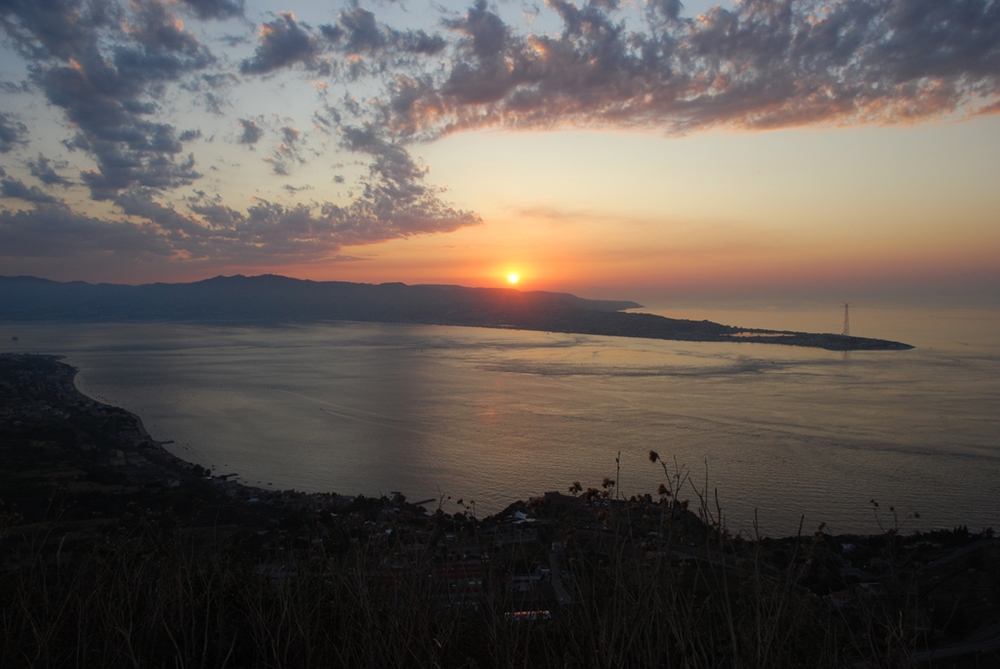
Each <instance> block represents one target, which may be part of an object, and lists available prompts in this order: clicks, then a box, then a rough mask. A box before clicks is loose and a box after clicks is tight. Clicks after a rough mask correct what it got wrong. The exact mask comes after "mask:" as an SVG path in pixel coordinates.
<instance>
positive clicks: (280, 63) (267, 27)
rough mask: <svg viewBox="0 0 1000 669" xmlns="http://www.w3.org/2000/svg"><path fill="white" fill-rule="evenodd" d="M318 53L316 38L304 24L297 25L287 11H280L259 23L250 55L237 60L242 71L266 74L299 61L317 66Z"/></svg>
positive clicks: (313, 66)
mask: <svg viewBox="0 0 1000 669" xmlns="http://www.w3.org/2000/svg"><path fill="white" fill-rule="evenodd" d="M321 52H322V44H321V42H320V40H319V39H318V38H317V37H316V36H315V35H313V34H312V32H311V29H310V27H309V26H307V25H300V24H299V23H298V21H296V20H295V15H294V14H292V13H291V12H281V13H280V14H279V15H278V17H277V18H276V19H274V20H273V21H271V22H270V23H265V24H264V25H263V26H261V29H260V34H259V42H258V44H257V49H256V50H255V51H254V54H253V57H252V58H248V59H246V60H244V61H242V62H241V63H240V72H242V73H243V74H267V73H268V72H272V71H274V70H277V69H279V68H283V67H289V66H291V65H295V64H297V63H302V64H303V65H305V66H306V67H307V68H309V69H315V68H316V67H317V64H316V58H317V57H318V56H319V55H320V53H321Z"/></svg>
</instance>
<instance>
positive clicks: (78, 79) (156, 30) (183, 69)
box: [0, 0, 213, 199]
mask: <svg viewBox="0 0 1000 669" xmlns="http://www.w3.org/2000/svg"><path fill="white" fill-rule="evenodd" d="M0 16H2V26H3V28H4V30H5V32H6V33H7V35H8V37H10V38H11V40H12V42H13V43H14V44H15V45H16V46H17V47H18V48H20V49H21V50H22V52H24V53H25V54H26V55H30V57H31V58H32V59H33V60H34V61H35V62H36V65H35V66H34V67H33V71H32V78H33V80H34V83H35V84H36V85H37V86H38V87H39V88H40V89H41V90H42V91H43V92H44V93H45V95H46V97H47V99H48V101H49V103H50V104H52V105H54V106H55V107H57V108H60V109H62V110H63V111H64V113H65V115H66V118H67V120H69V121H70V123H71V124H72V125H73V126H74V127H75V128H76V129H77V132H76V135H75V136H74V137H73V138H72V139H71V140H69V141H67V142H66V145H67V146H68V147H69V148H71V149H81V150H84V151H86V152H88V153H89V154H90V155H92V156H93V157H94V158H95V160H96V161H97V164H98V168H97V169H96V170H89V171H87V172H85V173H84V174H82V175H81V178H82V180H83V182H84V183H86V184H87V185H88V186H89V187H90V189H91V196H92V197H93V198H95V199H111V198H113V197H114V196H115V194H116V193H118V192H119V191H120V190H122V189H124V188H128V187H130V186H132V185H135V184H138V185H142V186H146V187H154V188H173V187H176V186H179V185H184V184H188V183H191V181H193V180H194V179H196V178H197V177H198V176H199V175H198V173H197V172H195V170H194V159H193V158H192V157H191V156H190V155H189V156H187V157H179V156H180V154H181V153H182V146H181V144H182V143H181V141H180V140H179V139H178V138H177V135H176V132H175V129H174V127H173V126H172V125H170V124H168V123H163V122H158V121H155V120H152V119H151V117H152V116H154V115H155V114H156V112H157V111H158V109H159V106H158V104H157V100H156V99H157V98H158V97H159V96H161V95H162V86H163V85H164V84H165V83H168V82H172V81H176V80H177V79H178V78H180V77H181V76H183V75H184V74H186V73H189V72H192V71H197V70H199V69H203V68H205V67H207V66H208V65H209V64H210V63H212V62H213V59H212V57H211V55H210V54H209V52H208V51H207V50H206V49H204V48H203V47H202V46H201V45H200V44H199V43H198V41H197V39H196V38H195V37H194V36H193V34H191V33H190V32H187V31H185V30H184V29H183V26H182V24H181V23H180V22H179V21H177V20H176V19H175V18H174V16H173V15H172V14H171V13H170V12H169V11H168V10H167V8H166V6H165V5H163V4H162V3H159V2H155V1H152V0H148V1H146V2H132V3H129V4H128V5H127V6H125V5H117V4H114V3H110V2H102V3H82V2H81V3H78V2H72V1H67V2H60V3H37V2H29V1H28V0H20V1H16V2H10V3H5V4H4V6H3V8H2V9H0Z"/></svg>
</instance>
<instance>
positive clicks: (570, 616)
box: [0, 357, 1000, 668]
mask: <svg viewBox="0 0 1000 669" xmlns="http://www.w3.org/2000/svg"><path fill="white" fill-rule="evenodd" d="M60 365H61V363H58V362H57V361H55V360H53V359H38V358H31V359H28V358H20V359H16V360H13V361H12V359H11V358H10V357H5V358H0V388H2V389H3V391H4V392H5V393H6V395H5V396H4V397H3V400H4V404H3V406H4V407H6V409H5V411H7V413H6V414H5V415H4V416H2V417H0V418H2V420H0V471H2V472H3V476H4V479H3V482H2V483H3V485H2V487H0V490H2V491H3V492H2V496H3V497H4V498H5V503H4V505H3V506H2V507H0V666H3V667H88V666H94V667H389V666H391V667H400V666H407V667H408V666H420V667H425V666H426V667H434V666H438V667H550V666H551V667H580V668H584V667H588V668H589V667H594V668H604V667H734V668H735V667H845V666H870V667H903V666H913V665H917V666H941V667H952V666H955V667H976V666H981V667H987V666H997V662H998V660H1000V654H998V653H997V650H996V648H997V646H998V645H1000V644H997V643H996V638H995V637H996V632H995V628H996V627H997V625H996V621H997V620H998V614H1000V610H998V607H997V604H996V602H1000V551H998V547H997V542H996V541H995V540H994V539H993V537H992V532H987V531H984V532H982V533H970V532H969V531H968V530H967V529H965V528H958V529H955V530H948V531H941V532H936V533H931V534H914V535H910V536H904V535H903V534H902V533H901V532H900V528H901V527H905V519H903V520H900V519H898V518H896V516H895V512H894V511H893V510H892V509H891V508H890V510H889V511H888V517H889V518H890V519H891V522H890V523H889V524H888V525H887V526H885V527H884V528H883V530H882V531H881V532H880V533H879V534H877V535H874V536H871V537H832V536H830V535H829V534H827V533H825V532H824V531H823V528H822V527H820V528H818V529H817V530H816V531H815V532H805V533H803V532H800V533H799V535H798V536H796V537H791V538H787V539H780V540H774V539H768V538H763V537H758V536H754V537H739V536H732V535H731V534H730V533H729V532H727V531H726V528H725V527H724V525H723V524H722V523H721V522H720V521H719V518H721V513H720V511H719V509H718V507H717V505H716V504H715V503H714V499H715V497H714V495H712V494H710V492H711V491H709V490H706V489H703V488H701V489H700V488H696V487H694V486H693V485H692V484H691V480H690V479H689V477H688V475H687V471H686V469H685V468H684V467H683V466H680V465H678V464H677V463H665V462H663V460H662V459H661V458H660V456H659V455H658V454H656V453H652V452H651V453H650V460H651V465H650V466H658V467H662V468H663V484H662V485H661V487H660V489H659V491H657V494H656V495H647V496H644V497H633V498H630V499H624V498H622V497H621V496H620V495H618V494H617V492H616V486H615V481H614V480H613V479H611V478H608V479H605V480H604V481H603V482H602V483H601V484H600V485H599V486H595V487H593V488H584V486H583V485H581V484H579V483H574V484H573V485H571V486H570V488H569V490H568V491H567V493H566V494H563V493H547V494H546V495H544V496H541V497H538V498H533V499H531V500H529V501H528V502H518V503H516V504H513V505H511V507H509V508H508V509H506V510H505V511H504V512H502V513H500V514H497V515H495V516H492V517H489V518H485V519H479V518H477V517H476V513H475V504H474V503H473V502H468V503H466V502H465V501H464V500H457V501H456V504H457V505H458V507H459V508H460V509H462V510H461V511H460V512H459V513H455V514H446V513H443V512H442V511H441V509H440V508H438V509H437V510H436V511H434V512H433V513H426V512H424V510H423V508H421V507H416V506H414V505H412V504H408V503H407V502H406V501H405V499H403V498H402V496H399V495H396V496H394V497H392V498H382V499H366V498H362V497H357V498H351V497H341V496H336V495H302V494H292V493H288V492H275V493H271V495H270V497H268V496H267V491H261V490H254V489H247V488H243V487H240V486H235V485H234V484H232V483H231V482H228V481H222V480H219V479H211V480H210V479H208V478H206V473H205V472H204V470H200V468H197V469H196V468H194V467H191V466H189V465H185V464H184V463H181V462H179V461H175V460H172V459H171V458H170V456H169V455H168V454H166V453H165V451H163V450H162V449H160V448H159V447H158V446H157V445H156V444H154V443H145V444H136V442H134V441H132V439H133V436H132V435H133V433H132V432H131V431H130V429H129V426H128V424H127V421H126V420H125V418H124V417H122V416H121V415H119V414H115V413H114V412H112V413H111V414H108V416H110V417H107V416H106V417H105V418H99V417H100V416H104V415H105V413H106V412H107V411H108V408H106V407H99V406H91V407H89V408H88V406H87V403H86V402H83V400H85V399H86V398H83V399H77V400H73V399H72V396H69V395H60V393H66V392H69V391H68V390H67V389H66V386H65V385H60V384H59V381H60V379H62V380H63V381H65V377H64V376H62V377H61V376H60V374H67V373H68V374H70V378H71V372H66V370H64V369H62V367H65V366H64V365H63V366H60ZM42 379H47V380H48V381H47V382H44V383H43V382H42ZM60 388H61V390H60ZM60 396H61V397H62V399H61V400H59V401H61V402H63V404H62V405H60V406H56V400H57V399H58V397H60ZM73 401H77V402H83V403H82V404H80V405H78V406H77V407H76V408H74V407H73ZM11 407H13V408H14V409H16V412H15V411H14V410H13V409H11ZM8 409H11V410H8ZM15 416H17V417H16V418H15ZM101 420H103V421H105V422H104V423H101V422H100V421H101ZM88 421H90V422H88ZM123 421H124V422H123ZM101 425H104V427H105V428H108V427H109V426H114V428H115V429H114V430H110V431H109V430H107V429H104V431H103V432H102V431H101V430H102V429H103V428H101ZM140 427H141V426H140ZM102 435H103V436H102ZM99 438H103V439H105V440H106V442H107V443H105V444H104V445H101V446H93V447H90V448H84V446H91V445H92V444H93V442H94V441H95V440H99ZM116 440H117V441H118V443H117V444H116V443H115V442H116ZM122 440H125V442H130V443H133V448H134V450H140V451H142V452H143V453H144V456H143V459H141V460H140V459H139V458H138V457H137V456H133V455H130V453H126V456H125V459H126V462H125V463H117V464H116V461H117V460H119V459H120V458H119V456H118V455H117V451H119V450H127V449H123V448H121V447H122V446H124V442H122ZM116 446H118V447H119V448H116ZM129 460H130V461H131V462H132V463H133V464H129ZM250 495H253V496H252V497H248V496H250ZM442 501H443V500H442ZM873 511H874V512H875V515H874V518H876V519H878V520H879V521H881V522H883V523H884V522H885V518H886V515H885V512H884V511H882V510H880V509H879V507H878V506H877V505H875V504H874V503H873ZM959 642H961V644H962V645H961V646H960V645H959ZM931 652H933V653H935V654H936V655H935V656H936V657H938V658H939V659H938V660H937V661H932V658H931V657H930V654H931Z"/></svg>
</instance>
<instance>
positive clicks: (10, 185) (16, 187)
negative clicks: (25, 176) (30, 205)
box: [0, 177, 59, 204]
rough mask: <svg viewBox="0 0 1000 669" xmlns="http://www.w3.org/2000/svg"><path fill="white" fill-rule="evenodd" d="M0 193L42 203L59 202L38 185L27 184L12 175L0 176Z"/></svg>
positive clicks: (4, 195)
mask: <svg viewBox="0 0 1000 669" xmlns="http://www.w3.org/2000/svg"><path fill="white" fill-rule="evenodd" d="M0 194H2V195H3V197H12V198H16V199H18V200H24V201H25V202H37V203H42V204H56V203H58V202H59V200H57V199H56V198H54V197H52V196H51V195H49V194H48V193H46V192H45V191H43V190H42V189H40V188H39V187H38V186H27V185H25V183H24V182H23V181H21V180H20V179H15V178H13V177H3V178H0Z"/></svg>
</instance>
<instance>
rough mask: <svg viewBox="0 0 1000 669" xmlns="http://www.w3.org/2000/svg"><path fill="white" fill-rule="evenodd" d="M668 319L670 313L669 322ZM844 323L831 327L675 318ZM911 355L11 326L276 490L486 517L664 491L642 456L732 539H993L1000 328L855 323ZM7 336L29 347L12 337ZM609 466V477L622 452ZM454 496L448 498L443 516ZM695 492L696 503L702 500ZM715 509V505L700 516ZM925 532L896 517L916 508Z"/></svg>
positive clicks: (377, 331)
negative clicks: (548, 496) (590, 494)
mask: <svg viewBox="0 0 1000 669" xmlns="http://www.w3.org/2000/svg"><path fill="white" fill-rule="evenodd" d="M665 313H666V312H665ZM669 315H675V316H681V317H691V318H709V319H711V320H717V321H720V322H724V323H728V324H733V325H740V326H744V327H773V328H787V329H795V330H812V331H836V330H838V329H839V327H840V320H839V319H840V317H841V316H840V315H839V314H837V313H836V312H835V311H833V312H831V310H825V311H823V312H810V311H781V312H779V311H753V312H737V311H727V312H717V311H716V312H713V311H705V310H702V311H698V312H694V311H692V312H689V313H685V312H678V311H672V312H670V313H669ZM852 332H853V333H854V334H857V335H862V336H873V337H879V338H887V339H898V340H901V341H906V342H908V343H911V344H914V345H916V346H917V347H918V348H917V349H915V350H913V351H906V352H864V353H859V352H855V353H849V354H843V353H834V352H829V351H820V350H811V349H798V348H793V347H785V346H774V345H766V344H753V343H743V344H696V343H682V342H661V341H652V340H631V339H619V338H611V337H590V336H576V335H564V334H549V333H538V332H519V331H506V330H488V329H477V328H455V327H437V326H400V325H379V324H323V325H308V326H295V327H275V328H266V327H212V326H204V325H191V324H93V325H80V324H59V323H9V322H7V323H4V322H0V348H2V349H4V350H14V351H31V352H36V351H38V352H46V353H59V354H62V355H65V356H66V358H67V362H69V363H70V364H72V365H74V366H76V367H78V368H79V369H80V373H79V375H78V377H77V383H78V386H79V387H80V389H81V390H82V391H83V392H84V393H86V394H88V395H90V396H92V397H95V398H98V399H101V400H102V401H106V402H108V403H111V404H115V405H119V406H123V407H125V408H127V409H129V410H130V411H133V412H135V413H136V414H138V415H139V416H141V417H142V419H143V422H144V423H145V425H146V427H147V429H148V430H149V431H150V433H151V434H152V435H153V436H154V437H155V438H157V439H160V440H173V441H174V442H175V443H174V444H173V445H172V446H170V448H171V449H172V450H173V451H174V452H175V453H177V454H178V455H180V456H181V457H183V458H185V459H188V460H190V461H193V462H197V463H199V464H202V465H205V466H208V467H211V468H212V469H213V470H214V471H215V472H217V473H220V474H222V473H232V472H236V473H238V474H239V478H240V480H242V481H243V482H246V483H250V484H253V485H258V484H259V485H261V486H263V487H273V488H296V489H299V490H307V491H335V492H340V493H343V494H357V493H363V494H365V495H377V494H379V493H388V492H390V491H397V490H398V491H402V492H403V493H404V494H405V495H407V497H408V498H409V499H411V500H413V501H417V500H423V499H429V498H435V499H440V498H442V497H443V498H444V500H445V502H444V508H445V510H448V511H454V510H456V509H457V507H455V505H454V502H455V500H457V499H458V498H464V500H465V501H466V502H468V501H469V500H475V502H476V509H477V513H478V514H479V515H481V516H482V515H486V514H488V513H491V512H494V511H498V510H500V509H502V508H503V507H505V506H506V505H507V504H509V503H510V502H512V501H514V500H517V499H525V498H527V497H528V496H531V495H537V494H539V493H542V492H544V491H546V490H565V489H566V488H567V487H568V486H569V485H570V484H572V483H573V482H574V481H580V482H581V483H582V484H583V485H584V487H587V486H595V487H596V486H599V485H600V483H601V481H602V479H603V478H604V477H610V478H616V477H617V478H618V479H619V485H620V488H621V490H622V492H623V493H625V494H633V493H644V492H650V493H653V492H655V490H656V488H657V486H658V484H659V483H660V482H661V481H662V480H663V475H664V474H663V471H662V469H660V468H659V467H658V466H656V465H653V464H651V463H650V462H649V459H648V452H649V450H650V449H655V450H656V451H658V452H659V453H660V455H661V456H662V457H664V458H665V459H666V460H667V461H668V463H669V464H670V466H671V468H672V469H673V468H674V467H675V466H677V467H680V468H681V469H682V470H683V471H685V472H688V473H689V474H690V477H691V479H692V481H693V482H694V484H695V485H697V486H698V487H700V488H704V487H705V486H706V481H707V488H708V489H709V490H710V491H714V489H716V488H717V489H718V495H719V501H720V503H721V507H722V512H723V514H724V516H725V518H726V520H727V523H728V525H729V527H730V528H731V529H732V530H734V531H741V530H742V531H744V532H747V531H750V530H751V527H752V523H753V517H754V513H755V511H756V513H757V517H758V518H759V523H760V527H761V529H762V530H763V531H764V532H765V533H768V534H771V535H784V534H791V533H794V532H795V531H796V529H797V528H798V525H799V521H800V518H801V517H802V516H805V520H804V528H805V530H806V531H812V530H813V529H815V527H816V526H817V525H818V524H819V523H820V522H825V523H826V524H827V528H828V529H829V530H830V531H832V532H834V533H838V532H865V533H869V532H876V531H878V525H877V524H876V520H875V516H874V514H873V512H872V508H871V506H870V504H869V500H870V499H875V500H877V501H878V502H879V503H880V511H881V514H882V521H883V523H886V522H888V523H891V522H892V518H891V515H889V514H888V506H889V505H890V504H891V505H894V506H895V508H896V510H897V512H898V514H899V520H900V521H901V522H905V525H904V528H905V529H911V530H912V529H930V528H935V527H952V526H955V525H958V524H967V525H968V526H969V527H970V529H976V530H978V529H981V528H982V527H987V526H992V527H995V528H998V529H1000V312H995V311H994V312H988V311H957V310H951V311H933V312H931V311H923V312H921V311H903V310H896V311H893V310H879V311H876V310H871V311H867V312H866V311H865V310H863V309H860V310H859V309H852ZM13 336H17V337H18V341H13V340H12V337H13ZM619 452H620V453H621V457H620V472H617V471H616V462H615V459H616V457H617V456H618V454H619ZM448 496H451V500H450V501H449V500H448ZM685 497H689V498H691V499H692V500H695V499H696V496H695V494H694V491H693V489H690V488H689V489H688V491H687V492H686V494H685ZM713 506H714V504H713ZM914 511H916V512H919V513H920V516H921V518H920V519H919V520H912V519H911V520H906V518H907V516H908V515H909V514H910V513H912V512H914Z"/></svg>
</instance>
